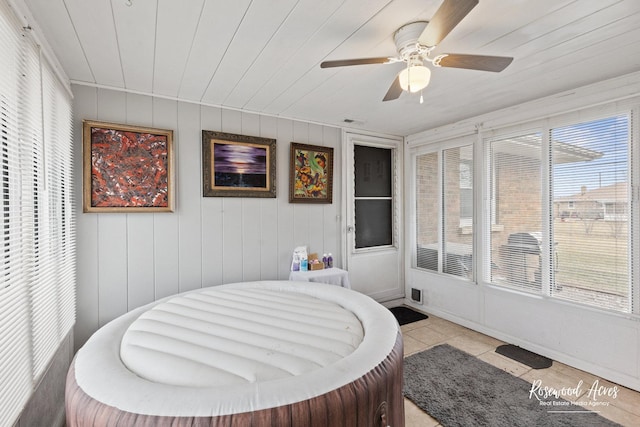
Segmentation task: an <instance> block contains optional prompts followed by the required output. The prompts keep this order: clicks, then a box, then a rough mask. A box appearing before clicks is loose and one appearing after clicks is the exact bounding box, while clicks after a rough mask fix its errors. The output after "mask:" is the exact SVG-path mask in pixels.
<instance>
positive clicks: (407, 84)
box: [320, 0, 513, 103]
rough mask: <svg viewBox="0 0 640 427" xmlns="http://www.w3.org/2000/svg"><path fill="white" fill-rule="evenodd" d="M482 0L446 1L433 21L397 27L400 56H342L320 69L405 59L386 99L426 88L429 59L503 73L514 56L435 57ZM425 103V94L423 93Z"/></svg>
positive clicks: (461, 66)
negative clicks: (441, 43)
mask: <svg viewBox="0 0 640 427" xmlns="http://www.w3.org/2000/svg"><path fill="white" fill-rule="evenodd" d="M478 1H479V0H444V2H443V3H442V5H441V6H440V8H438V10H437V11H436V13H435V15H433V18H432V19H431V21H428V22H427V21H418V22H412V23H410V24H406V25H404V26H402V27H400V29H398V30H397V31H396V32H395V34H394V36H393V39H394V41H395V44H396V47H397V49H398V56H397V57H395V56H392V57H378V58H360V59H341V60H336V61H324V62H322V63H321V64H320V67H321V68H333V67H345V66H349V65H365V64H395V63H396V62H404V63H406V64H407V66H406V68H405V69H403V70H402V71H400V73H398V75H397V76H396V78H395V80H394V81H393V83H392V84H391V87H390V88H389V90H388V91H387V94H386V95H385V97H384V98H383V101H391V100H393V99H397V98H398V97H400V95H401V94H402V91H403V90H404V91H408V92H418V91H421V90H422V89H424V88H425V87H427V85H428V84H429V80H430V78H431V70H430V69H429V68H428V67H426V66H425V63H427V62H429V63H431V64H432V65H433V66H436V67H450V68H466V69H469V70H480V71H493V72H500V71H502V70H504V69H505V68H507V66H508V65H509V64H511V61H513V58H511V57H506V56H486V55H467V54H456V53H444V54H441V55H437V56H436V57H434V58H431V57H430V54H431V51H433V49H435V47H436V46H437V45H438V43H440V42H441V41H442V40H443V39H444V38H445V37H446V36H447V34H449V33H450V32H451V30H453V28H454V27H455V26H456V25H458V24H459V23H460V21H462V19H464V17H465V16H467V14H468V13H469V12H471V9H473V8H474V7H475V6H476V5H477V4H478ZM420 102H421V103H422V95H420Z"/></svg>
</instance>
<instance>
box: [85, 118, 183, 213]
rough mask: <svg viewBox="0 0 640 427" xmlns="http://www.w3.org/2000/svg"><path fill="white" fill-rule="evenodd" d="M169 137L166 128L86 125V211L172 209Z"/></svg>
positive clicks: (169, 134)
mask: <svg viewBox="0 0 640 427" xmlns="http://www.w3.org/2000/svg"><path fill="white" fill-rule="evenodd" d="M85 125H86V122H85ZM168 132H169V133H168ZM87 134H88V135H87ZM171 136H172V135H171V131H162V132H153V130H152V129H142V128H133V127H125V126H122V127H119V128H118V127H117V125H108V126H98V125H95V124H93V125H89V128H88V129H85V137H88V138H86V139H88V141H86V140H85V173H86V169H87V166H88V169H89V171H90V174H89V177H87V176H85V185H86V184H89V185H88V187H89V191H88V192H87V191H86V190H87V188H85V211H91V210H94V211H102V209H105V210H118V211H130V210H132V209H133V210H135V209H136V208H140V209H141V210H149V209H151V210H172V195H171V188H172V185H171V181H172V180H171V171H170V168H171V165H172V162H171ZM87 143H88V146H87ZM87 160H88V161H89V165H87V164H86V163H87ZM87 181H88V182H87ZM86 199H88V200H86ZM87 202H89V203H88V204H89V206H87Z"/></svg>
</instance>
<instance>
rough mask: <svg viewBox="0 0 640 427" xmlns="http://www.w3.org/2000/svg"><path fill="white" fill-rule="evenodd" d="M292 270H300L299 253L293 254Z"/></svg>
mask: <svg viewBox="0 0 640 427" xmlns="http://www.w3.org/2000/svg"><path fill="white" fill-rule="evenodd" d="M291 270H292V271H299V270H300V257H299V256H298V254H295V255H294V256H293V265H292V267H291Z"/></svg>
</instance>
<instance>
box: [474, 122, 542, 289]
mask: <svg viewBox="0 0 640 427" xmlns="http://www.w3.org/2000/svg"><path fill="white" fill-rule="evenodd" d="M541 139H542V138H541V134H540V133H539V132H527V133H523V134H520V135H513V136H507V137H497V138H494V139H489V140H488V141H487V142H486V147H487V156H488V164H489V169H490V170H489V171H488V173H487V176H488V177H489V178H490V179H491V181H492V182H490V183H489V185H488V188H490V189H491V194H490V203H492V205H493V206H494V208H493V209H488V211H489V212H490V218H489V220H490V223H489V224H499V225H500V226H501V231H494V229H493V228H492V227H485V230H487V232H486V233H485V238H486V242H487V243H488V252H489V254H490V255H489V260H490V268H489V269H488V271H487V272H486V273H487V275H488V278H489V281H490V282H491V283H494V284H500V285H509V286H513V287H517V288H520V289H522V290H533V291H539V290H540V289H541V274H540V273H541V271H540V268H541V261H542V258H541V254H542V253H541V250H542V248H541V238H542V231H543V224H542V197H543V195H542V176H541V171H542V164H541V159H542V150H541Z"/></svg>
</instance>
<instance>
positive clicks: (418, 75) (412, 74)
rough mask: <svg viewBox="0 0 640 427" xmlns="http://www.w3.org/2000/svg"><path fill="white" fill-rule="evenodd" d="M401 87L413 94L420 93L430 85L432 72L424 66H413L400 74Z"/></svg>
mask: <svg viewBox="0 0 640 427" xmlns="http://www.w3.org/2000/svg"><path fill="white" fill-rule="evenodd" d="M398 78H399V79H400V87H401V88H402V89H403V90H406V91H409V92H411V93H415V92H419V91H421V90H422V89H424V88H425V87H427V86H428V85H429V80H431V70H430V69H429V68H428V67H425V66H424V65H411V66H409V67H407V68H405V69H404V70H402V71H401V72H400V74H399V75H398Z"/></svg>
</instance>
